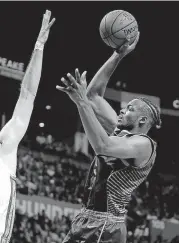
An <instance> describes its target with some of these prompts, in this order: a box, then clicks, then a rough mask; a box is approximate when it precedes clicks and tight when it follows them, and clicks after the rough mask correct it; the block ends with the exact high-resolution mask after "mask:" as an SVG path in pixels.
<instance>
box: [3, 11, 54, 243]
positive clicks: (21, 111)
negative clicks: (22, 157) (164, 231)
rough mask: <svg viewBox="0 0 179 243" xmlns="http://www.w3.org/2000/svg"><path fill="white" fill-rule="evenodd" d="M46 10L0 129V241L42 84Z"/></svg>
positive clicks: (8, 227)
mask: <svg viewBox="0 0 179 243" xmlns="http://www.w3.org/2000/svg"><path fill="white" fill-rule="evenodd" d="M50 16H51V12H50V11H48V10H47V11H46V13H45V14H44V16H43V21H42V26H41V30H40V33H39V36H38V38H37V42H36V44H35V48H34V51H33V54H32V57H31V60H30V63H29V65H28V67H27V70H26V73H25V76H24V78H23V81H22V85H21V91H20V96H19V99H18V101H17V104H16V106H15V110H14V113H13V115H12V118H11V120H10V121H9V122H8V123H7V124H6V125H5V126H4V127H3V129H2V130H1V132H0V144H1V147H0V242H1V243H8V242H9V241H10V237H11V233H12V228H13V222H14V216H15V202H16V179H15V176H16V166H17V148H18V145H19V142H20V141H21V139H22V138H23V136H24V134H25V132H26V130H27V127H28V125H29V121H30V117H31V114H32V110H33V106H34V99H35V96H36V93H37V89H38V86H39V81H40V76H41V70H42V58H43V48H44V45H45V43H46V41H47V39H48V35H49V30H50V27H51V26H52V24H53V23H54V21H55V19H53V20H52V21H51V22H49V21H50Z"/></svg>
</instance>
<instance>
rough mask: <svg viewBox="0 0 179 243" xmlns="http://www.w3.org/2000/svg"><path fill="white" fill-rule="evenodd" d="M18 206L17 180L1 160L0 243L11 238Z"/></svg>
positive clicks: (0, 159) (6, 241)
mask: <svg viewBox="0 0 179 243" xmlns="http://www.w3.org/2000/svg"><path fill="white" fill-rule="evenodd" d="M15 204H16V178H15V176H12V173H11V172H10V170H9V168H8V166H7V165H6V164H5V161H3V159H2V158H0V243H8V242H9V241H10V238H11V234H12V229H13V224H14V217H15Z"/></svg>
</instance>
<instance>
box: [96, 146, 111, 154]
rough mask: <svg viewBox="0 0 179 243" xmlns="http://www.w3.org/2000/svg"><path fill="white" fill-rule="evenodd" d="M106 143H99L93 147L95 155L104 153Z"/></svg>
mask: <svg viewBox="0 0 179 243" xmlns="http://www.w3.org/2000/svg"><path fill="white" fill-rule="evenodd" d="M107 148H108V145H107V144H102V143H101V144H99V145H98V146H96V147H95V148H94V150H95V154H96V155H106V151H107Z"/></svg>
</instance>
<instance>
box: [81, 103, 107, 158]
mask: <svg viewBox="0 0 179 243" xmlns="http://www.w3.org/2000/svg"><path fill="white" fill-rule="evenodd" d="M77 107H78V111H79V114H80V118H81V121H82V124H83V127H84V130H85V133H86V135H87V137H88V140H89V142H90V144H91V146H92V148H93V149H94V151H95V153H96V154H99V153H100V152H101V149H102V148H103V147H104V146H106V145H107V143H108V141H109V137H108V135H107V133H106V131H105V130H104V128H103V127H102V126H101V124H100V123H99V121H98V119H97V118H96V116H95V114H94V111H93V109H92V107H91V105H90V104H89V102H88V100H86V101H82V102H80V104H77Z"/></svg>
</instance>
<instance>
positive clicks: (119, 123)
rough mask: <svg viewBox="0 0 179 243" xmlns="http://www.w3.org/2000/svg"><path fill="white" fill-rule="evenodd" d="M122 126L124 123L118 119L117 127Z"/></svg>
mask: <svg viewBox="0 0 179 243" xmlns="http://www.w3.org/2000/svg"><path fill="white" fill-rule="evenodd" d="M123 126H124V124H123V123H122V121H121V120H118V122H117V127H118V128H122V127H123Z"/></svg>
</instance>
